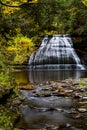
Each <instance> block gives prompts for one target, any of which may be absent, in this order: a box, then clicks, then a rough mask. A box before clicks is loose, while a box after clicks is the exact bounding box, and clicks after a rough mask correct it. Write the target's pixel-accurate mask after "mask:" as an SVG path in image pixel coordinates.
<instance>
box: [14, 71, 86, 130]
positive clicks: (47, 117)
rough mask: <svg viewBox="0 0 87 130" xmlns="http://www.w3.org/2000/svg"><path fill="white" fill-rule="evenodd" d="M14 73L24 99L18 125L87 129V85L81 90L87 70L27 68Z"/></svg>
mask: <svg viewBox="0 0 87 130" xmlns="http://www.w3.org/2000/svg"><path fill="white" fill-rule="evenodd" d="M14 74H15V80H16V83H17V87H18V91H19V93H20V95H22V96H23V98H24V101H23V104H22V105H21V107H20V112H21V113H22V115H21V118H20V119H19V120H18V122H17V123H16V124H15V128H18V129H19V130H20V129H22V130H32V129H34V130H86V129H87V95H86V94H87V91H86V90H87V87H86V86H85V89H84V90H83V88H82V89H81V90H79V89H78V86H79V82H80V78H87V72H86V71H81V70H80V71H79V70H75V71H72V70H50V71H48V70H33V71H31V70H25V69H24V70H19V71H16V72H14ZM72 79H73V80H72ZM84 81H85V82H87V79H85V80H84Z"/></svg>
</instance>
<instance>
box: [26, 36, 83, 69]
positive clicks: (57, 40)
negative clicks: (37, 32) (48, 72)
mask: <svg viewBox="0 0 87 130" xmlns="http://www.w3.org/2000/svg"><path fill="white" fill-rule="evenodd" d="M28 65H29V68H30V69H77V70H84V69H85V67H84V66H83V65H82V64H81V61H80V59H79V57H78V56H77V54H76V52H75V50H74V49H73V43H72V40H71V38H70V36H69V35H53V36H48V35H46V36H45V37H44V38H43V40H42V44H41V45H40V47H39V49H38V50H37V51H35V52H33V53H32V55H31V56H30V59H29V63H28Z"/></svg>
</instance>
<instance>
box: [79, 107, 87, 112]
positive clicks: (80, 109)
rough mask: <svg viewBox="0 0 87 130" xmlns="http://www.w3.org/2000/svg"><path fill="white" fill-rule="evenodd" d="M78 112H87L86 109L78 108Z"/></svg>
mask: <svg viewBox="0 0 87 130" xmlns="http://www.w3.org/2000/svg"><path fill="white" fill-rule="evenodd" d="M78 111H79V112H87V110H86V108H78Z"/></svg>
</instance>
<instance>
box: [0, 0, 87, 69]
mask: <svg viewBox="0 0 87 130" xmlns="http://www.w3.org/2000/svg"><path fill="white" fill-rule="evenodd" d="M86 5H87V0H45V1H44V0H3V1H2V0H0V67H4V66H8V65H14V64H25V63H27V62H28V58H29V56H30V55H31V53H32V52H33V51H34V50H35V49H37V47H39V45H40V44H41V40H42V37H43V36H44V35H45V34H49V35H52V34H67V33H68V34H71V36H72V38H73V37H74V43H78V44H75V45H74V46H75V47H77V48H78V47H79V49H80V50H82V51H84V52H86V51H87V44H86V42H87V38H86V36H87V7H86Z"/></svg>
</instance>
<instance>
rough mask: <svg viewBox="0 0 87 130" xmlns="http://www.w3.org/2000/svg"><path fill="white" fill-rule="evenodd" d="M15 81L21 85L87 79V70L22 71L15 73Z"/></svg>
mask: <svg viewBox="0 0 87 130" xmlns="http://www.w3.org/2000/svg"><path fill="white" fill-rule="evenodd" d="M14 74H15V79H16V82H17V83H18V84H20V83H41V82H46V81H57V80H64V79H70V78H73V79H76V78H77V79H78V78H86V77H87V70H27V69H24V70H20V71H16V72H14Z"/></svg>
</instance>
